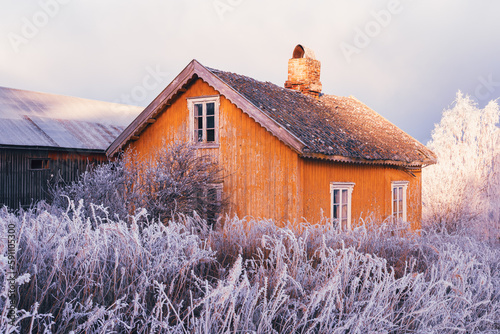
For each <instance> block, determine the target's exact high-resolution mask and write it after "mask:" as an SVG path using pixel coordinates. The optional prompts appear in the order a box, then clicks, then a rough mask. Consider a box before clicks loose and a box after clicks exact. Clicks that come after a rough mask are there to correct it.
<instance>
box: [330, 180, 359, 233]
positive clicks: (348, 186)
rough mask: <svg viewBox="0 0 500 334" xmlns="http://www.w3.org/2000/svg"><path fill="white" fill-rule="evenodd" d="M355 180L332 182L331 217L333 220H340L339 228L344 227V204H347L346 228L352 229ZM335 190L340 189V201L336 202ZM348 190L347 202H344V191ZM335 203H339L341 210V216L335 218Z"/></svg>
mask: <svg viewBox="0 0 500 334" xmlns="http://www.w3.org/2000/svg"><path fill="white" fill-rule="evenodd" d="M354 185H355V183H354V182H330V218H331V220H332V222H333V221H335V220H338V222H339V228H341V229H342V228H343V225H342V220H343V219H344V217H342V205H345V204H347V217H346V218H347V219H346V226H345V229H346V230H350V229H351V221H352V219H351V216H352V192H353V190H354ZM335 190H339V191H340V195H339V200H340V201H339V203H338V204H337V203H334V193H335ZM343 190H347V203H343V201H342V191H343ZM334 205H339V212H340V218H334V217H333V213H334V209H333V207H334Z"/></svg>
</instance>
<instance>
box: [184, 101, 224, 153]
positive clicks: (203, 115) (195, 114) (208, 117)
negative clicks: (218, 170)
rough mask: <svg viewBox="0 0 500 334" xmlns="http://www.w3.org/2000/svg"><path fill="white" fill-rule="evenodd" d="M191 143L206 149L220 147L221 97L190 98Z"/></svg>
mask: <svg viewBox="0 0 500 334" xmlns="http://www.w3.org/2000/svg"><path fill="white" fill-rule="evenodd" d="M187 101H188V108H189V128H190V131H189V132H190V133H191V135H190V138H191V141H192V142H194V143H195V144H196V145H200V146H205V147H218V145H219V105H220V98H219V96H204V97H196V98H188V99H187Z"/></svg>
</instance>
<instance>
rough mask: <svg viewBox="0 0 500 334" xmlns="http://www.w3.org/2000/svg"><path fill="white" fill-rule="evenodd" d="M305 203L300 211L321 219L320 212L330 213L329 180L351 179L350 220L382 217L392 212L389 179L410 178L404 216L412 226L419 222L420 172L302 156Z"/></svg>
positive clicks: (420, 200) (311, 219)
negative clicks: (352, 186) (303, 157)
mask: <svg viewBox="0 0 500 334" xmlns="http://www.w3.org/2000/svg"><path fill="white" fill-rule="evenodd" d="M301 168H302V184H303V196H304V207H303V213H304V217H306V218H307V219H308V220H309V221H311V222H317V221H319V219H320V212H321V210H323V213H324V215H325V216H326V217H328V218H329V217H330V215H331V208H330V183H331V182H353V183H355V185H354V190H353V193H352V203H351V205H352V216H351V218H352V221H353V223H356V221H358V220H359V218H366V217H368V216H369V215H370V214H371V215H373V217H374V218H376V219H378V220H383V219H385V218H387V217H388V216H390V215H391V213H392V208H391V205H392V198H391V191H392V186H391V182H392V181H409V184H408V189H407V218H408V221H410V222H412V228H413V229H416V228H420V222H421V205H422V199H421V173H420V171H413V172H412V173H413V175H414V176H413V175H411V174H410V173H408V172H406V171H404V170H402V169H400V168H394V167H390V166H380V165H362V164H350V163H339V162H330V161H324V160H312V159H304V160H302V164H301Z"/></svg>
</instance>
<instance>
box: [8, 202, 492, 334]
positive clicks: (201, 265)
mask: <svg viewBox="0 0 500 334" xmlns="http://www.w3.org/2000/svg"><path fill="white" fill-rule="evenodd" d="M82 210H83V205H82V204H77V205H72V206H70V207H69V208H68V209H67V210H66V211H64V212H62V213H60V214H58V215H54V214H51V213H50V212H48V211H46V210H43V209H40V210H39V211H28V212H21V213H18V214H14V213H9V212H8V211H7V210H0V233H1V235H5V231H6V226H7V225H8V224H9V223H14V224H16V226H17V231H18V232H17V235H18V245H19V248H18V250H17V259H18V274H19V277H20V278H23V279H21V280H19V282H18V292H19V296H20V300H19V303H18V304H17V305H16V306H17V308H18V322H17V327H16V328H15V329H13V328H10V329H9V328H7V319H6V317H5V315H6V311H5V310H6V308H7V307H8V300H7V298H6V294H5V292H6V290H5V287H6V282H5V267H4V266H3V264H4V261H0V264H1V266H0V282H1V283H0V284H1V286H0V289H1V294H0V314H1V318H0V332H2V333H3V332H6V333H8V332H9V331H10V332H14V331H15V330H16V331H18V332H20V333H29V332H44V331H45V332H46V333H69V332H71V331H73V332H74V333H109V332H117V333H152V332H155V333H186V332H188V333H225V332H231V333H233V332H256V333H345V332H349V333H366V332H377V333H380V332H382V333H383V332H387V333H389V332H390V333H408V332H416V333H428V332H436V333H462V332H468V333H472V332H486V333H494V332H498V331H499V330H500V321H499V320H498V319H500V270H499V269H500V247H499V245H498V243H497V244H492V243H486V242H480V241H478V240H476V239H474V238H471V237H466V236H464V235H459V234H457V235H452V236H451V235H446V234H427V233H422V235H420V236H418V235H411V234H405V233H404V232H403V230H402V228H401V226H398V225H391V224H389V223H387V222H386V223H379V224H376V223H375V222H373V223H370V222H365V224H364V225H361V226H359V227H357V228H356V229H355V230H353V231H350V232H341V231H338V230H337V229H335V228H333V227H332V225H328V224H323V225H314V224H307V223H303V224H302V225H301V226H296V225H291V224H290V225H287V226H285V227H282V228H279V227H276V226H275V225H274V224H273V222H272V221H262V220H250V219H247V220H244V219H243V220H242V219H237V218H234V219H232V220H228V222H227V223H226V224H224V225H223V226H220V227H219V228H218V229H211V228H209V226H208V224H207V223H206V222H204V221H203V220H202V219H201V218H200V217H190V216H180V217H179V219H178V220H176V221H170V222H168V224H163V223H157V221H149V222H148V224H144V227H143V228H142V229H141V228H139V226H138V224H137V221H139V220H142V219H147V216H146V212H145V211H141V212H139V213H138V214H137V215H135V216H132V217H131V218H130V220H131V222H127V223H125V222H123V221H119V220H112V219H109V220H106V221H98V222H95V221H94V222H93V221H92V219H94V218H93V217H86V216H85V215H84V214H83V211H82ZM405 241H406V243H405ZM4 242H5V241H4V240H3V239H2V244H1V246H0V250H1V251H2V256H5V251H6V248H5V244H4ZM399 248H401V250H398V249H399ZM0 260H2V258H0ZM394 264H398V265H399V266H400V268H399V269H398V268H396V267H395V265H394Z"/></svg>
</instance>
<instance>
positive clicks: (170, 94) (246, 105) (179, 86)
mask: <svg viewBox="0 0 500 334" xmlns="http://www.w3.org/2000/svg"><path fill="white" fill-rule="evenodd" d="M198 78H199V79H201V80H203V81H204V82H206V83H207V84H208V85H210V86H211V87H212V88H213V89H215V90H216V91H217V92H219V94H220V95H223V96H225V97H226V98H227V99H228V100H229V101H231V102H232V103H233V104H234V105H236V106H237V107H238V108H239V109H241V110H242V111H243V112H244V113H246V114H247V115H248V116H250V117H251V118H252V119H253V120H254V121H256V122H257V123H258V124H260V125H261V126H262V127H264V128H265V129H266V130H267V131H269V132H270V133H271V134H273V135H274V136H276V137H277V138H278V139H280V140H281V141H282V142H283V143H285V144H286V145H287V146H289V147H290V148H292V149H293V150H294V151H296V152H298V153H300V152H302V150H303V148H304V147H305V144H304V143H302V142H301V141H300V140H299V139H298V138H297V137H295V136H294V135H293V134H292V133H290V132H289V131H287V130H286V129H284V128H283V127H282V126H281V125H280V124H278V123H277V122H276V121H274V120H273V119H272V118H271V117H269V116H268V115H266V114H265V113H264V112H263V111H261V110H260V109H259V108H257V107H256V106H254V105H253V104H252V103H251V102H250V101H248V100H247V99H246V98H245V97H243V96H242V95H241V94H239V93H238V92H237V91H235V90H234V89H233V88H231V87H230V86H229V85H228V84H226V83H225V82H224V81H223V80H221V79H220V78H219V77H218V76H217V75H215V74H214V73H212V72H211V71H210V70H209V69H207V68H206V67H204V66H203V65H201V64H200V63H199V62H198V61H196V60H192V61H191V62H190V63H189V64H188V65H187V66H186V67H185V68H184V70H182V72H181V73H179V75H178V76H177V77H176V78H175V79H174V80H173V81H172V82H171V83H170V84H169V85H168V86H167V87H166V88H165V89H164V90H163V91H162V92H161V93H160V94H159V95H158V96H157V97H156V98H155V99H154V100H153V101H152V102H151V103H150V104H149V105H148V106H147V107H146V108H145V109H144V111H143V112H142V113H141V114H140V115H139V116H138V117H137V118H136V119H135V120H134V121H133V122H132V123H131V124H130V125H129V126H128V127H127V128H126V129H125V130H124V131H123V132H122V133H121V134H120V136H118V138H117V139H116V140H115V141H114V142H113V143H112V144H111V145H110V146H109V148H108V149H107V151H106V154H107V155H108V156H113V155H115V154H117V153H118V152H119V151H120V150H122V149H123V148H124V147H125V146H126V144H127V143H128V142H130V141H132V140H137V138H138V136H139V135H140V134H141V133H142V131H144V129H145V128H146V127H147V126H148V125H149V124H152V123H154V122H155V120H156V117H157V116H158V114H159V113H161V112H163V111H164V110H165V108H166V107H168V106H169V105H171V104H172V102H173V100H175V99H176V98H178V97H179V96H182V94H183V93H184V92H186V90H187V89H188V86H189V85H190V84H191V83H192V82H194V81H195V80H196V79H198Z"/></svg>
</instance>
